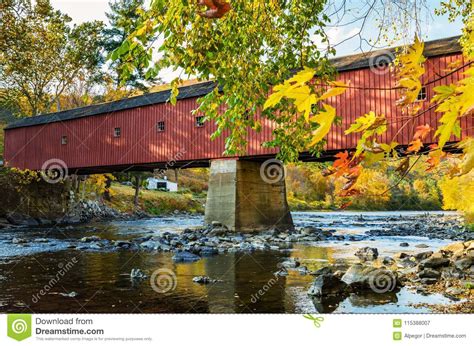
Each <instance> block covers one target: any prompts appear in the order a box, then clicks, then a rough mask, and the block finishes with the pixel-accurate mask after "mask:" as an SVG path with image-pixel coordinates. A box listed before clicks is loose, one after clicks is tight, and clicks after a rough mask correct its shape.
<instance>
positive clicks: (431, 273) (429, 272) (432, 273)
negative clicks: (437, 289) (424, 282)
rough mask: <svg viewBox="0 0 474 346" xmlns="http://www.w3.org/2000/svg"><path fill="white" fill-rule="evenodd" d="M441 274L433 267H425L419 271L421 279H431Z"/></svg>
mask: <svg viewBox="0 0 474 346" xmlns="http://www.w3.org/2000/svg"><path fill="white" fill-rule="evenodd" d="M440 276H441V273H440V272H439V271H436V270H434V269H431V268H425V269H423V270H422V271H420V272H419V273H418V277H419V278H420V279H425V278H430V279H438V278H439V277H440Z"/></svg>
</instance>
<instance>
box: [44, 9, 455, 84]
mask: <svg viewBox="0 0 474 346" xmlns="http://www.w3.org/2000/svg"><path fill="white" fill-rule="evenodd" d="M336 1H338V0H336ZM341 1H342V0H341ZM347 1H348V2H349V3H351V6H352V7H353V8H355V9H360V11H362V10H363V9H364V6H363V3H365V2H366V1H367V0H347ZM420 1H425V2H426V4H427V6H428V7H429V9H430V12H433V11H434V9H435V8H437V7H438V6H439V3H440V0H420ZM108 2H109V0H51V3H52V5H53V6H54V7H55V8H56V9H59V10H60V11H61V12H64V13H67V14H68V15H69V16H70V17H71V18H72V20H73V22H74V23H82V22H84V21H91V20H102V21H104V22H106V23H107V18H106V16H105V13H106V12H107V11H108V9H109V5H108ZM354 15H355V14H354ZM350 22H351V14H348V15H347V17H345V18H343V20H342V22H341V23H346V24H347V23H350ZM461 27H462V26H461V23H460V22H455V23H449V22H448V19H447V18H446V16H443V17H438V16H434V15H433V16H432V17H431V18H424V19H423V24H422V26H421V32H422V34H423V39H425V40H434V39H439V38H445V37H450V36H455V35H459V34H460V33H461ZM360 28H361V22H360V21H359V22H355V23H352V24H348V25H343V26H335V27H329V28H328V29H327V34H328V36H329V40H330V42H331V43H332V44H337V47H336V50H337V56H343V55H350V54H356V53H360V52H361V48H362V50H363V51H367V50H370V48H371V47H369V46H368V45H367V44H365V45H364V44H362V47H361V41H360V39H359V38H358V37H354V38H352V39H348V38H350V37H351V36H353V35H354V34H356V33H357V32H359V31H360ZM363 33H364V37H369V38H370V37H375V36H376V35H377V34H378V28H377V25H376V23H375V22H369V23H367V24H366V25H365V27H364V32H363ZM317 41H318V40H317V39H315V42H316V43H317ZM341 42H342V43H341ZM176 75H177V72H173V71H171V70H168V71H166V72H165V73H164V74H163V75H162V76H161V77H162V78H163V79H164V80H165V81H167V82H168V81H170V80H171V79H173V78H174V77H175V76H176Z"/></svg>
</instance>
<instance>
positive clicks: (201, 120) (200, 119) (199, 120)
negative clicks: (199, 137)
mask: <svg viewBox="0 0 474 346" xmlns="http://www.w3.org/2000/svg"><path fill="white" fill-rule="evenodd" d="M203 126H204V117H203V116H199V117H196V127H203Z"/></svg>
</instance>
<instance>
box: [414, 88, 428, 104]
mask: <svg viewBox="0 0 474 346" xmlns="http://www.w3.org/2000/svg"><path fill="white" fill-rule="evenodd" d="M427 97H428V93H427V92H426V87H422V88H421V90H420V93H419V94H418V96H417V98H416V100H417V101H426V98H427Z"/></svg>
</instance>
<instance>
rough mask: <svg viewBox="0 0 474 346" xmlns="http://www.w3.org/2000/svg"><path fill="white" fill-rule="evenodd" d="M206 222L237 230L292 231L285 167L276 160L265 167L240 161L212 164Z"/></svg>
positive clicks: (265, 164) (251, 162)
mask: <svg viewBox="0 0 474 346" xmlns="http://www.w3.org/2000/svg"><path fill="white" fill-rule="evenodd" d="M205 220H206V222H207V223H211V222H212V221H218V222H220V223H221V224H223V225H225V226H226V227H227V228H228V229H230V230H237V231H254V230H263V229H271V228H278V229H282V230H285V229H292V228H293V219H292V217H291V214H290V210H289V208H288V202H287V200H286V185H285V177H284V167H283V166H282V165H280V164H279V163H278V162H277V161H276V160H270V161H266V162H265V163H263V164H262V163H259V162H254V161H245V160H239V159H223V160H214V161H212V162H211V172H210V177H209V188H208V195H207V203H206V216H205Z"/></svg>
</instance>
